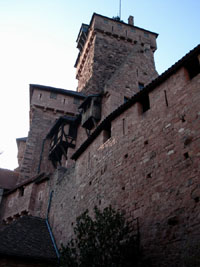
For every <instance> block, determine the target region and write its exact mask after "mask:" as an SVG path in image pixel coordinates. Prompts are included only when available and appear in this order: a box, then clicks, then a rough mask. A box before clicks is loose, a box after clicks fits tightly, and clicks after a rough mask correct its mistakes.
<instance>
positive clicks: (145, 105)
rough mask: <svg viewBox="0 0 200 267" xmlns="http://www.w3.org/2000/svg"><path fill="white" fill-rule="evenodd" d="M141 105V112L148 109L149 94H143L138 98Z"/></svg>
mask: <svg viewBox="0 0 200 267" xmlns="http://www.w3.org/2000/svg"><path fill="white" fill-rule="evenodd" d="M139 103H140V105H141V113H145V112H146V111H147V110H149V109H150V101H149V95H145V96H143V97H142V99H141V100H140V102H139Z"/></svg>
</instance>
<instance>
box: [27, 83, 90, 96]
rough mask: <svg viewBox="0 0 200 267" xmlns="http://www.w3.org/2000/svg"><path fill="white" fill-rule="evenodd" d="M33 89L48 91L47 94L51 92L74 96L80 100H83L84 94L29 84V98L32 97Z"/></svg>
mask: <svg viewBox="0 0 200 267" xmlns="http://www.w3.org/2000/svg"><path fill="white" fill-rule="evenodd" d="M33 89H39V90H43V91H49V92H53V93H59V94H64V95H70V96H75V97H78V98H81V99H84V98H85V95H84V94H82V93H80V92H77V91H72V90H67V89H62V88H56V87H52V86H46V85H40V84H30V97H31V96H32V92H33Z"/></svg>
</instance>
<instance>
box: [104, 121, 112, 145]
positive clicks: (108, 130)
mask: <svg viewBox="0 0 200 267" xmlns="http://www.w3.org/2000/svg"><path fill="white" fill-rule="evenodd" d="M110 137H111V123H109V124H107V125H106V126H105V128H104V131H103V142H104V143H105V142H106V141H107V140H108V139H109V138H110Z"/></svg>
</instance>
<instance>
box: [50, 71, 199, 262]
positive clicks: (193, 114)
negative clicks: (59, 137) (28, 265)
mask: <svg viewBox="0 0 200 267" xmlns="http://www.w3.org/2000/svg"><path fill="white" fill-rule="evenodd" d="M199 88H200V76H199V75H198V76H196V77H195V78H193V79H192V80H191V81H190V80H188V77H187V75H186V73H185V70H184V69H183V68H182V69H180V70H179V71H178V72H177V73H175V74H173V75H171V77H170V78H169V79H168V80H167V81H165V82H164V83H163V84H161V85H160V86H157V88H155V89H154V90H153V91H152V92H150V93H149V98H150V109H149V110H147V111H146V112H145V113H142V111H141V103H135V104H134V105H133V106H132V107H130V108H129V109H128V110H126V111H125V112H123V113H122V114H121V115H120V116H118V117H117V118H116V119H115V120H113V121H112V134H111V138H110V139H108V140H107V141H106V142H105V139H104V132H101V134H100V135H99V136H98V137H97V138H96V139H95V141H93V143H92V144H91V145H90V146H89V147H88V148H87V149H86V150H85V151H84V152H83V153H82V155H81V156H80V157H79V158H78V159H77V161H76V164H75V168H74V169H73V168H71V169H69V170H67V171H66V170H60V171H59V170H58V172H57V173H56V175H55V176H54V178H53V179H52V185H51V186H52V190H54V196H53V199H52V204H51V211H50V222H51V226H52V229H53V232H54V235H55V237H56V240H57V244H58V245H60V243H66V242H67V240H68V239H69V238H70V236H71V235H72V232H73V231H72V228H73V226H74V223H75V219H76V217H77V216H78V215H80V214H81V213H82V212H83V211H85V210H86V209H89V210H90V211H91V210H92V209H93V207H94V206H95V205H97V206H99V207H101V208H104V207H106V206H108V205H110V204H111V205H112V206H113V207H114V208H116V209H120V210H125V211H126V216H127V220H128V221H130V223H131V222H133V221H134V219H136V218H138V221H139V228H140V234H141V244H142V245H143V247H144V249H145V254H146V255H151V257H152V258H153V260H154V265H153V266H161V262H162V261H163V259H164V261H165V264H166V265H164V263H163V265H162V266H171V267H175V266H176V267H177V266H182V265H180V264H181V262H182V260H183V259H182V257H183V256H184V255H183V251H185V250H186V249H187V248H188V246H189V244H190V242H193V243H195V242H198V240H199V231H198V229H199V211H200V207H199V199H200V191H199V187H200V185H199V157H200V141H199V140H200V139H199V137H200V126H199V125H200V124H199V120H200V114H199V112H200V111H199V101H200V95H199ZM166 100H167V101H166ZM60 172H61V173H60ZM154 256H155V257H154Z"/></svg>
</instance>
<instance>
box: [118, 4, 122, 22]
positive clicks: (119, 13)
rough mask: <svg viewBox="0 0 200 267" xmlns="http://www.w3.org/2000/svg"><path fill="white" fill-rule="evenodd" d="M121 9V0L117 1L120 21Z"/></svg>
mask: <svg viewBox="0 0 200 267" xmlns="http://www.w3.org/2000/svg"><path fill="white" fill-rule="evenodd" d="M121 8H122V5H121V0H119V18H120V19H121Z"/></svg>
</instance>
